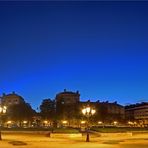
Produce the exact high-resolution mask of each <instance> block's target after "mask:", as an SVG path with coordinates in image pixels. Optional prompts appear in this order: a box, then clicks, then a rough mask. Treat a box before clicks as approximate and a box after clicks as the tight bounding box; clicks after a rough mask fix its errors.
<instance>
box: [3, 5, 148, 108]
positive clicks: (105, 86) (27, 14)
mask: <svg viewBox="0 0 148 148" xmlns="http://www.w3.org/2000/svg"><path fill="white" fill-rule="evenodd" d="M65 88H66V89H67V90H69V91H77V90H79V91H80V93H81V100H88V99H90V100H92V101H96V100H98V99H99V100H101V101H104V100H109V101H118V102H119V103H121V104H123V105H125V104H126V103H136V102H139V101H148V2H0V95H2V93H11V92H12V91H16V93H18V94H19V95H22V96H23V97H24V98H25V100H26V101H27V102H28V103H30V104H31V105H32V106H33V108H37V106H39V105H40V103H41V101H42V99H46V98H54V97H55V95H56V93H59V92H61V91H63V90H64V89H65Z"/></svg>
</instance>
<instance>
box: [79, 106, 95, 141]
mask: <svg viewBox="0 0 148 148" xmlns="http://www.w3.org/2000/svg"><path fill="white" fill-rule="evenodd" d="M82 113H83V115H84V116H86V117H87V130H86V132H87V133H86V142H89V141H90V140H89V118H90V117H91V116H92V115H94V114H95V113H96V110H95V109H93V108H91V107H89V106H88V107H86V108H84V109H82Z"/></svg>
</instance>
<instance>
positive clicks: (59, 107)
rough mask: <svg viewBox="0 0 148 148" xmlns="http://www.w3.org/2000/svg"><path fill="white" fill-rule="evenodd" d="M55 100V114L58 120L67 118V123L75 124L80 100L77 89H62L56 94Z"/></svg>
mask: <svg viewBox="0 0 148 148" xmlns="http://www.w3.org/2000/svg"><path fill="white" fill-rule="evenodd" d="M55 100H56V114H57V117H58V120H59V122H62V120H67V121H68V122H67V125H69V126H73V125H75V124H76V119H77V115H78V103H79V101H80V94H79V91H76V92H72V91H67V90H66V89H64V91H63V92H60V93H58V94H57V95H56V98H55ZM61 124H62V123H61Z"/></svg>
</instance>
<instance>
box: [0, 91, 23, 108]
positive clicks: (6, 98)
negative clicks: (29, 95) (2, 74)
mask: <svg viewBox="0 0 148 148" xmlns="http://www.w3.org/2000/svg"><path fill="white" fill-rule="evenodd" d="M23 102H25V101H24V99H23V98H22V97H21V96H19V95H18V94H16V93H15V92H12V93H10V94H5V93H3V95H2V97H1V104H3V105H5V106H7V107H8V106H11V105H15V104H20V103H23Z"/></svg>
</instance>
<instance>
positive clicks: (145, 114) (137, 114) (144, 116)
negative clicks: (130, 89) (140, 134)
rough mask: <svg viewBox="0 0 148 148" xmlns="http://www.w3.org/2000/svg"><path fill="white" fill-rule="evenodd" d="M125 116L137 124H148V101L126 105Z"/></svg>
mask: <svg viewBox="0 0 148 148" xmlns="http://www.w3.org/2000/svg"><path fill="white" fill-rule="evenodd" d="M125 117H126V120H127V121H132V122H134V123H135V124H137V126H148V102H142V103H137V104H132V105H128V106H125ZM132 122H129V123H132Z"/></svg>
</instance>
